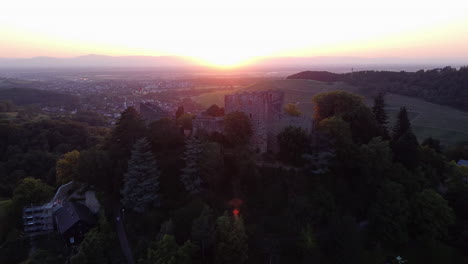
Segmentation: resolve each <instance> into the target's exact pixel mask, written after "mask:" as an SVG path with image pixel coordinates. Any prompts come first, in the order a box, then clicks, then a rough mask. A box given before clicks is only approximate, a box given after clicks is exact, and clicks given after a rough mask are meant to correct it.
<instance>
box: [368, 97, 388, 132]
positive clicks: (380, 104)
mask: <svg viewBox="0 0 468 264" xmlns="http://www.w3.org/2000/svg"><path fill="white" fill-rule="evenodd" d="M372 112H373V113H374V116H375V120H376V121H377V123H378V124H379V130H380V136H382V137H383V138H384V139H389V138H390V136H389V134H388V129H387V124H388V115H387V112H385V94H384V93H382V92H380V93H379V94H378V95H377V96H376V97H374V106H373V107H372Z"/></svg>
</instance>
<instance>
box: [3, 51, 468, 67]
mask: <svg viewBox="0 0 468 264" xmlns="http://www.w3.org/2000/svg"><path fill="white" fill-rule="evenodd" d="M467 64H468V59H457V60H448V59H447V60H441V59H417V60H411V59H402V58H361V57H343V56H341V57H333V56H318V57H269V58H258V59H256V60H254V62H252V63H251V64H249V65H246V66H245V67H244V68H304V69H305V68H307V67H309V68H310V69H315V68H317V67H319V68H320V67H324V66H325V67H326V68H323V70H326V69H330V68H331V67H337V66H341V67H343V66H349V67H357V68H359V67H363V66H376V65H381V66H382V65H387V66H388V65H399V66H401V65H414V66H415V67H416V66H420V67H423V66H430V67H443V66H447V65H451V66H455V67H456V66H461V65H467ZM64 67H67V68H72V67H76V68H83V67H96V68H109V67H110V68H135V67H141V68H146V67H155V68H186V67H202V65H201V64H200V63H198V62H196V61H195V60H191V59H189V58H186V57H180V56H105V55H94V54H91V55H85V56H79V57H72V58H54V57H34V58H24V59H18V58H0V68H64Z"/></svg>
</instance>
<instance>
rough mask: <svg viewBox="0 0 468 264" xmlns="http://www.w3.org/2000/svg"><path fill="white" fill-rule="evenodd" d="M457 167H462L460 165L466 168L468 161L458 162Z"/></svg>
mask: <svg viewBox="0 0 468 264" xmlns="http://www.w3.org/2000/svg"><path fill="white" fill-rule="evenodd" d="M457 165H459V166H462V165H463V166H468V160H459V161H458V162H457Z"/></svg>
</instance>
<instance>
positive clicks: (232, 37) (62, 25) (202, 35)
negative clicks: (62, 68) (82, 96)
mask: <svg viewBox="0 0 468 264" xmlns="http://www.w3.org/2000/svg"><path fill="white" fill-rule="evenodd" d="M448 2H449V3H445V4H444V5H443V6H442V7H441V6H440V3H439V2H438V1H412V2H407V1H403V0H398V1H396V2H395V1H394V2H392V5H391V6H382V5H379V4H376V3H375V1H367V0H358V1H357V2H356V1H353V2H344V3H342V2H341V1H337V0H335V1H330V2H327V3H325V2H317V3H312V2H310V1H292V2H291V3H289V2H288V4H287V5H286V4H285V3H281V2H273V3H272V2H271V1H255V2H251V1H236V2H230V3H224V2H223V3H220V1H208V0H207V1H201V2H200V1H197V2H192V1H171V2H158V3H156V2H154V1H143V0H139V1H135V2H131V3H130V2H122V1H117V2H116V1H99V2H96V1H90V0H85V1H80V3H79V4H78V3H76V4H71V3H69V2H66V1H59V0H45V1H26V0H23V1H14V2H13V1H10V2H6V3H4V4H3V5H2V16H1V17H0V40H1V41H0V42H1V45H2V47H1V49H0V57H16V58H18V57H34V56H54V57H72V56H79V55H84V54H103V55H114V56H122V55H146V56H160V55H176V56H184V57H189V58H194V59H195V60H198V61H200V62H201V63H203V64H207V65H212V66H220V67H231V66H239V65H243V64H245V63H248V62H249V61H252V59H254V58H256V57H272V56H335V55H336V56H343V55H345V56H363V57H371V56H377V57H406V56H410V57H421V56H423V55H422V54H424V56H427V54H432V56H433V57H437V56H444V57H447V58H454V57H460V56H464V57H466V56H468V39H467V38H462V37H461V36H467V35H468V17H467V16H466V14H467V12H468V4H467V2H466V1H461V0H449V1H448ZM396 16H398V19H396ZM454 29H456V30H454ZM418 39H419V40H420V39H424V40H425V41H424V42H417V40H418ZM455 47H456V48H455ZM442 48H444V49H443V50H444V51H443V54H441V49H442Z"/></svg>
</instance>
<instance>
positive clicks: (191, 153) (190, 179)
mask: <svg viewBox="0 0 468 264" xmlns="http://www.w3.org/2000/svg"><path fill="white" fill-rule="evenodd" d="M202 152H203V144H202V142H201V140H200V139H197V138H195V137H192V138H190V139H188V140H187V143H186V150H185V153H184V157H183V159H184V161H185V167H184V168H183V169H182V174H181V175H180V180H181V181H182V183H183V184H184V186H185V189H186V190H187V192H189V193H191V194H197V193H200V192H201V190H202V177H201V173H202V170H201V164H200V161H201V155H202Z"/></svg>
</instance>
